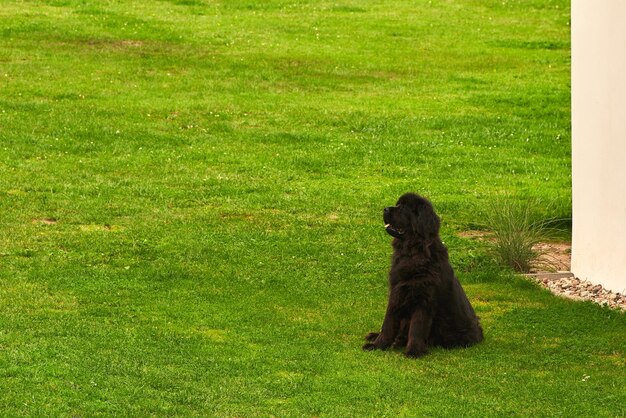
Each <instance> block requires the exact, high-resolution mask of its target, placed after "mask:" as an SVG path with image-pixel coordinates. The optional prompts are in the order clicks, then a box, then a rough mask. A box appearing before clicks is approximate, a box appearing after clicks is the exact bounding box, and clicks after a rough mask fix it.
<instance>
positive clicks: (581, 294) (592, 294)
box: [527, 274, 626, 311]
mask: <svg viewBox="0 0 626 418" xmlns="http://www.w3.org/2000/svg"><path fill="white" fill-rule="evenodd" d="M527 277H528V278H530V279H531V280H534V281H536V282H537V283H539V284H540V285H541V286H542V287H545V288H546V289H548V290H550V291H551V292H552V293H554V294H555V295H557V296H563V297H566V298H569V299H574V300H590V301H592V302H595V303H597V304H600V305H602V306H608V307H609V308H613V309H621V310H624V311H626V295H623V294H621V293H613V292H611V291H610V290H607V289H605V288H603V287H602V285H600V284H593V283H591V282H589V281H587V280H580V279H577V278H576V277H573V276H572V275H571V274H529V275H527Z"/></svg>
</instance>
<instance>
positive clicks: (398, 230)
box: [363, 193, 483, 357]
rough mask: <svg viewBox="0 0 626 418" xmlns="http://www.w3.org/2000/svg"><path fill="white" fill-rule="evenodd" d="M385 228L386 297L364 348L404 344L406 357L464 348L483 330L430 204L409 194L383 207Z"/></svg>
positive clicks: (417, 196)
mask: <svg viewBox="0 0 626 418" xmlns="http://www.w3.org/2000/svg"><path fill="white" fill-rule="evenodd" d="M383 219H384V221H385V229H386V230H387V232H388V233H389V234H390V235H391V236H393V237H394V238H393V241H392V246H393V256H392V258H391V270H390V272H389V300H388V302H387V312H386V314H385V319H384V321H383V325H382V329H381V331H380V332H373V333H370V334H368V335H367V336H366V337H365V339H366V340H367V341H369V342H368V343H367V344H365V345H364V346H363V349H364V350H375V349H381V350H384V349H386V348H389V347H390V346H392V345H394V346H396V347H404V346H406V351H405V354H406V355H407V356H408V357H421V356H423V355H425V354H426V353H427V352H428V347H431V346H441V347H444V348H453V347H468V346H470V345H473V344H476V343H479V342H480V341H482V339H483V330H482V328H481V327H480V324H479V323H478V317H477V316H476V314H475V313H474V309H473V308H472V305H470V302H469V300H468V299H467V296H466V295H465V292H464V291H463V288H462V287H461V283H459V281H458V279H457V278H456V277H455V275H454V271H453V270H452V266H451V265H450V262H449V261H448V250H447V249H446V247H445V246H444V245H443V243H442V242H441V238H439V217H438V216H437V214H435V211H434V209H433V206H432V204H431V203H430V202H429V201H428V200H426V199H425V198H423V197H421V196H419V195H416V194H414V193H407V194H405V195H403V196H401V197H400V199H399V200H398V203H397V204H396V206H391V207H388V208H385V210H384V214H383Z"/></svg>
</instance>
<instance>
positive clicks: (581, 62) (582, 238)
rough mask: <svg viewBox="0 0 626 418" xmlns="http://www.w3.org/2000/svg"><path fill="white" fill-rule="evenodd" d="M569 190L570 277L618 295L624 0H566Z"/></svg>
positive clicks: (625, 234) (625, 139)
mask: <svg viewBox="0 0 626 418" xmlns="http://www.w3.org/2000/svg"><path fill="white" fill-rule="evenodd" d="M572 183H573V185H572V189H573V190H572V198H573V202H572V205H573V206H572V211H573V236H572V272H573V273H574V274H575V275H576V276H577V277H578V278H581V279H587V280H589V281H591V282H594V283H600V284H602V285H603V286H604V287H605V288H607V289H611V290H613V291H615V292H622V293H624V292H625V291H626V1H624V0H593V1H592V0H572Z"/></svg>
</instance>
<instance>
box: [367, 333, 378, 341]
mask: <svg viewBox="0 0 626 418" xmlns="http://www.w3.org/2000/svg"><path fill="white" fill-rule="evenodd" d="M378 335H380V332H370V333H369V334H367V335H366V336H365V341H374V340H375V339H376V338H378Z"/></svg>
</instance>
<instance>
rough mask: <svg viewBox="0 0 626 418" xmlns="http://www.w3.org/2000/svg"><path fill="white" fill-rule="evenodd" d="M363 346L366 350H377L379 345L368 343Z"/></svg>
mask: <svg viewBox="0 0 626 418" xmlns="http://www.w3.org/2000/svg"><path fill="white" fill-rule="evenodd" d="M362 348H363V350H365V351H372V350H376V349H377V348H378V347H376V345H374V344H372V343H367V344H365V345H363V347H362Z"/></svg>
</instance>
